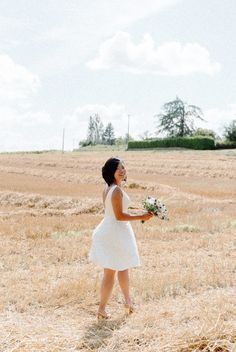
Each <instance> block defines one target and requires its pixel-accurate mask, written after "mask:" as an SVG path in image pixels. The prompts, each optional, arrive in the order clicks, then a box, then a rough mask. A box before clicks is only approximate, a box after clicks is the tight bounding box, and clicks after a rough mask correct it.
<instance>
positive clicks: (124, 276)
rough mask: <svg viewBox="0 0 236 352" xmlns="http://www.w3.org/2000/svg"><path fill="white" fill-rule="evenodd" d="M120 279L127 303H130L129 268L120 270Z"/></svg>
mask: <svg viewBox="0 0 236 352" xmlns="http://www.w3.org/2000/svg"><path fill="white" fill-rule="evenodd" d="M118 280H119V284H120V288H121V291H122V293H123V295H124V298H125V304H128V305H130V304H131V299H130V296H129V270H128V269H126V270H123V271H118Z"/></svg>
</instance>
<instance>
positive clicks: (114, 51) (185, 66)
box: [87, 31, 220, 76]
mask: <svg viewBox="0 0 236 352" xmlns="http://www.w3.org/2000/svg"><path fill="white" fill-rule="evenodd" d="M87 66H88V67H89V68H90V69H94V70H99V69H118V70H121V71H127V72H131V73H137V74H141V73H154V74H160V75H171V76H177V75H187V74H190V73H195V72H199V73H206V74H214V73H216V72H217V71H219V70H220V64H219V63H214V62H211V59H210V54H209V52H208V50H207V49H206V48H204V47H202V46H201V45H199V44H197V43H187V44H181V43H178V42H168V43H164V44H162V45H160V46H157V47H156V46H155V43H154V40H153V39H152V37H151V36H150V35H149V34H146V35H144V36H143V39H142V40H141V42H140V43H139V44H135V43H134V42H133V41H132V38H131V36H130V34H129V33H126V32H121V31H119V32H117V33H116V34H115V35H114V36H113V37H112V38H110V39H108V40H106V41H105V42H104V43H103V44H102V45H101V46H100V49H99V53H98V55H97V56H96V57H95V58H94V59H93V60H91V61H89V62H88V63H87Z"/></svg>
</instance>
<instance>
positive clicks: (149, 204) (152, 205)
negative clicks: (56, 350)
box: [141, 196, 169, 223]
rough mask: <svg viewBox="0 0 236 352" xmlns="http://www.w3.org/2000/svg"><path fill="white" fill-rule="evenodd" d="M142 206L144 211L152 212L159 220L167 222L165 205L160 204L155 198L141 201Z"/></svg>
mask: <svg viewBox="0 0 236 352" xmlns="http://www.w3.org/2000/svg"><path fill="white" fill-rule="evenodd" d="M142 204H143V208H144V209H145V210H147V211H149V212H152V213H153V214H154V215H156V216H158V217H159V218H160V219H162V220H169V218H168V216H167V209H166V206H165V204H164V203H162V202H160V201H159V200H158V199H157V198H154V197H150V196H149V197H147V198H146V199H145V200H143V202H142ZM141 222H142V223H144V220H142V221H141Z"/></svg>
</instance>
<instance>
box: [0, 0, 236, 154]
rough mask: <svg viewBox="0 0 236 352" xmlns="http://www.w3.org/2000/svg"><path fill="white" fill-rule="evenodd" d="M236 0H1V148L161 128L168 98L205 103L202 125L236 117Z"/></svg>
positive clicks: (69, 144) (136, 134) (42, 146)
mask: <svg viewBox="0 0 236 352" xmlns="http://www.w3.org/2000/svg"><path fill="white" fill-rule="evenodd" d="M235 18H236V2H235V0H224V1H222V0H207V1H206V0H145V1H141V0H119V1H118V0H96V1H95V0H41V1H38V0H0V152H5V151H30V150H48V149H61V147H62V135H63V129H65V142H64V143H65V144H64V147H65V150H72V149H73V148H76V147H77V146H78V143H79V142H80V141H81V140H84V139H86V136H87V130H88V120H89V116H93V115H94V114H99V116H100V118H101V120H102V122H103V124H104V126H106V125H107V123H108V122H111V123H112V124H113V126H114V129H115V136H116V137H119V136H124V135H125V134H126V133H127V129H128V116H130V118H129V120H130V124H129V132H130V135H131V136H132V137H133V138H135V139H138V138H141V137H142V136H143V135H144V133H145V132H146V131H148V133H149V135H150V136H154V135H155V131H156V128H157V124H158V120H157V117H155V116H156V115H157V114H159V113H160V112H161V111H162V107H163V105H164V104H165V103H166V102H169V101H172V100H174V99H175V98H176V96H178V97H179V98H180V99H182V100H183V101H184V102H186V103H187V104H193V105H196V106H198V107H200V108H201V109H202V111H203V114H204V119H205V121H204V122H203V121H197V123H196V127H202V128H208V129H213V130H214V131H215V132H216V133H217V134H219V135H222V133H223V130H224V126H225V125H228V124H229V123H230V121H232V120H233V119H236V73H235V72H236V71H235V64H236V40H235V38H236V21H235Z"/></svg>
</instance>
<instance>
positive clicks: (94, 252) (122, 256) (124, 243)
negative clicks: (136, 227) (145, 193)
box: [89, 185, 140, 271]
mask: <svg viewBox="0 0 236 352" xmlns="http://www.w3.org/2000/svg"><path fill="white" fill-rule="evenodd" d="M115 187H118V186H116V185H114V186H112V187H111V188H110V189H109V191H108V193H107V195H106V199H105V216H104V218H103V220H102V221H101V222H100V224H99V225H98V226H97V227H96V228H95V230H94V231H93V234H92V245H91V248H90V251H89V259H90V260H91V261H92V262H93V263H95V264H98V265H100V266H102V267H103V268H106V269H113V270H119V271H121V270H125V269H128V268H131V267H136V266H140V259H139V253H138V248H137V243H136V239H135V235H134V232H133V229H132V226H131V224H130V222H129V221H118V220H116V217H115V214H114V211H113V207H112V202H111V197H112V192H113V191H114V189H115ZM122 193H123V197H122V208H123V212H127V210H128V204H129V201H130V199H129V196H128V195H127V193H125V192H124V191H123V190H122Z"/></svg>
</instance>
